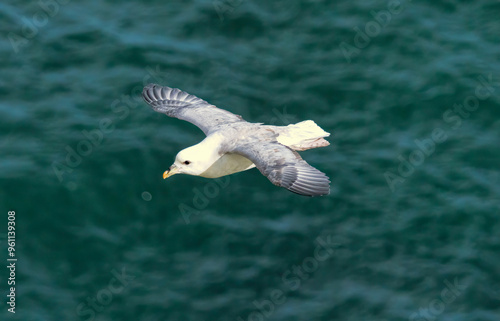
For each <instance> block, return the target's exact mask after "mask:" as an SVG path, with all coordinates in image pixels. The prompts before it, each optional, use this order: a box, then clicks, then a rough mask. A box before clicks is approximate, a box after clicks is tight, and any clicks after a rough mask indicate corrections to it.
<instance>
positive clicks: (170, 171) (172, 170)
mask: <svg viewBox="0 0 500 321" xmlns="http://www.w3.org/2000/svg"><path fill="white" fill-rule="evenodd" d="M178 173H179V168H178V167H177V166H175V165H172V166H170V168H169V169H168V170H167V171H165V173H163V179H165V178H169V177H170V176H172V175H175V174H178Z"/></svg>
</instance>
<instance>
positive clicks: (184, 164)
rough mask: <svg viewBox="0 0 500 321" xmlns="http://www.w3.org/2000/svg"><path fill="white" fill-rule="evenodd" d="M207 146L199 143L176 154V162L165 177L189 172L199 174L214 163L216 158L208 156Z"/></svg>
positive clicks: (189, 173) (166, 172)
mask: <svg viewBox="0 0 500 321" xmlns="http://www.w3.org/2000/svg"><path fill="white" fill-rule="evenodd" d="M207 154H208V153H207V151H206V150H205V146H203V145H202V144H197V145H194V146H191V147H188V148H186V149H183V150H181V151H180V152H179V153H178V154H177V156H175V162H174V163H173V164H172V166H170V168H169V169H168V170H167V171H165V173H163V178H167V177H170V176H172V175H175V174H188V175H194V176H199V175H200V174H201V173H203V172H205V171H206V170H207V169H208V168H210V166H212V165H213V163H214V161H215V160H212V159H211V158H207V156H208V155H209V154H208V155H207Z"/></svg>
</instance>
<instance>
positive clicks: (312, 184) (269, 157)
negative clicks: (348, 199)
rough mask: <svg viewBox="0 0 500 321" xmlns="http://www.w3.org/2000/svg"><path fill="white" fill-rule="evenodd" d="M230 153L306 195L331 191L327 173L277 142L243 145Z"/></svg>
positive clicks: (273, 181)
mask: <svg viewBox="0 0 500 321" xmlns="http://www.w3.org/2000/svg"><path fill="white" fill-rule="evenodd" d="M230 152H231V153H236V154H240V155H242V156H245V157H246V158H248V159H250V160H251V161H252V162H253V163H254V164H255V166H256V167H257V169H259V171H260V172H261V173H262V174H263V175H264V176H266V177H267V178H268V179H269V180H270V181H271V182H272V183H273V184H274V185H277V186H280V187H284V188H286V189H288V190H290V191H292V192H294V193H297V194H300V195H305V196H321V195H327V194H329V193H330V180H329V179H328V177H327V176H326V175H325V174H324V173H322V172H320V171H319V170H317V169H316V168H314V167H312V166H311V165H309V164H308V163H307V162H306V161H305V160H303V159H302V158H301V157H300V155H299V154H298V153H296V152H294V151H293V150H291V149H290V148H288V147H286V146H284V145H281V144H280V143H278V142H262V143H256V144H244V145H241V146H235V148H234V149H233V150H232V151H230Z"/></svg>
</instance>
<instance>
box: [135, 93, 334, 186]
mask: <svg viewBox="0 0 500 321" xmlns="http://www.w3.org/2000/svg"><path fill="white" fill-rule="evenodd" d="M142 96H143V97H144V100H145V101H146V102H147V103H148V104H149V105H151V107H153V109H154V110H155V111H157V112H160V113H164V114H166V115H167V116H170V117H175V118H178V119H182V120H186V121H188V122H190V123H192V124H194V125H196V126H198V127H199V128H200V129H201V130H202V131H203V132H204V133H205V135H206V136H207V137H206V138H205V139H204V140H202V141H201V142H200V143H198V144H196V145H194V146H191V147H188V148H186V149H183V150H181V151H180V152H179V153H178V154H177V156H176V157H175V162H174V164H172V166H170V168H169V169H168V170H167V171H165V173H163V178H164V179H165V178H167V177H170V176H172V175H175V174H189V175H195V176H202V177H207V178H217V177H221V176H225V175H230V174H233V173H237V172H242V171H245V170H248V169H251V168H254V167H257V169H258V170H259V171H260V172H261V173H262V175H264V176H266V177H267V178H268V179H269V180H270V181H271V183H273V184H274V185H277V186H280V187H284V188H286V189H288V190H290V191H292V192H294V193H297V194H300V195H305V196H321V195H327V194H329V193H330V181H329V180H328V177H327V176H326V175H325V174H324V173H322V172H320V171H319V170H317V169H316V168H314V167H312V166H310V165H309V164H308V163H307V162H306V161H305V160H303V159H302V158H301V157H300V155H299V154H298V153H297V152H296V151H303V150H307V149H312V148H317V147H324V146H328V145H330V143H328V141H326V140H325V139H324V137H328V136H330V134H329V133H327V132H325V131H324V130H323V129H321V128H320V127H319V126H318V125H316V123H315V122H314V121H312V120H306V121H302V122H300V123H297V124H292V125H288V126H271V125H263V124H262V123H249V122H247V121H245V120H244V119H243V118H242V117H241V116H239V115H235V114H233V113H231V112H229V111H227V110H224V109H220V108H217V107H215V106H214V105H211V104H209V103H208V102H206V101H204V100H202V99H200V98H198V97H196V96H193V95H190V94H188V93H186V92H184V91H182V90H179V89H177V88H170V87H164V86H160V85H156V84H149V85H147V86H146V87H144V90H143V92H142Z"/></svg>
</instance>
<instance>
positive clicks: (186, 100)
mask: <svg viewBox="0 0 500 321" xmlns="http://www.w3.org/2000/svg"><path fill="white" fill-rule="evenodd" d="M142 97H143V98H144V100H145V101H146V102H147V103H148V104H149V105H150V106H151V107H153V109H154V110H155V111H157V112H160V113H164V114H166V115H167V116H170V117H175V118H178V119H182V120H185V121H188V122H190V123H192V124H194V125H196V126H198V127H199V128H200V129H201V130H202V131H203V132H204V133H205V134H206V135H208V133H209V132H211V131H213V130H214V129H216V128H217V127H218V126H221V125H224V124H230V123H236V122H245V121H244V120H243V118H241V116H238V115H235V114H233V113H231V112H229V111H227V110H224V109H220V108H217V107H215V106H214V105H211V104H209V103H208V102H206V101H204V100H203V99H200V98H198V97H196V96H194V95H190V94H188V93H187V92H185V91H182V90H179V89H177V88H170V87H166V86H160V85H156V84H149V85H147V86H146V87H144V90H143V91H142Z"/></svg>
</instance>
